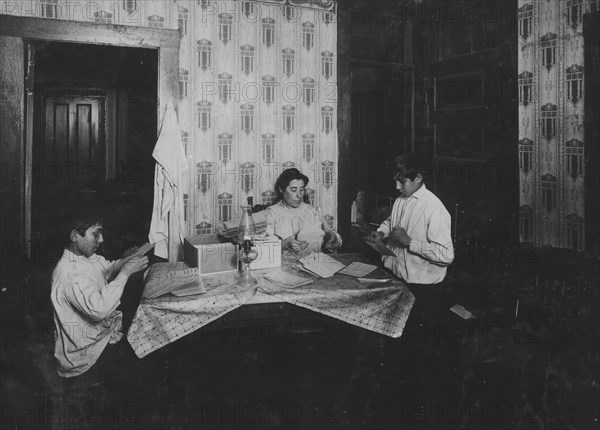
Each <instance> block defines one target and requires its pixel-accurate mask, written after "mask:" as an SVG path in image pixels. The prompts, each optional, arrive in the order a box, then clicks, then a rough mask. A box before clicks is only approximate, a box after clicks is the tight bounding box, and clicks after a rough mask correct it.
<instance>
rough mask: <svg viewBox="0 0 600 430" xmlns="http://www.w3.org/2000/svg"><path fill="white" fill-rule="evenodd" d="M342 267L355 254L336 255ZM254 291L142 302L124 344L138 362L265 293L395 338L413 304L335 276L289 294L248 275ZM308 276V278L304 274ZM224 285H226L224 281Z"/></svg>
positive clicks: (390, 290)
mask: <svg viewBox="0 0 600 430" xmlns="http://www.w3.org/2000/svg"><path fill="white" fill-rule="evenodd" d="M336 258H337V259H339V260H340V261H342V262H343V263H344V264H348V263H350V262H352V261H359V260H361V258H360V256H357V255H356V254H347V255H345V256H344V255H343V254H341V255H339V256H336ZM253 275H254V276H255V277H257V278H258V279H257V280H258V285H257V286H256V287H255V288H251V289H248V288H241V287H238V286H237V285H233V283H232V282H231V281H233V276H232V275H229V276H230V277H231V279H223V281H225V282H226V283H229V285H222V286H219V287H216V288H214V289H208V291H207V292H206V293H205V294H199V295H195V296H188V297H175V296H172V295H165V296H161V297H157V298H154V299H144V300H142V302H141V303H140V306H139V307H138V309H137V312H136V314H135V317H134V319H133V323H132V324H131V327H130V328H129V331H128V333H127V340H128V341H129V343H130V344H131V346H132V348H133V350H134V351H135V353H136V354H137V356H138V357H140V358H142V357H144V356H146V355H148V354H150V353H151V352H153V351H156V350H157V349H159V348H161V347H163V346H165V345H168V344H169V343H171V342H174V341H175V340H177V339H179V338H181V337H183V336H185V335H186V334H189V333H191V332H193V331H195V330H198V329H199V328H200V327H202V326H204V325H206V324H208V323H210V322H212V321H214V320H216V319H218V318H220V317H221V316H223V315H225V314H226V313H228V312H231V311H232V310H234V309H236V308H238V307H240V306H242V305H244V304H247V303H252V302H261V301H263V302H264V300H256V298H257V297H256V296H259V295H261V294H263V295H264V294H266V295H269V296H271V297H272V298H275V299H276V300H268V301H283V302H288V303H291V304H294V305H297V306H301V307H304V308H307V309H310V310H313V311H315V312H318V313H321V314H324V315H327V316H330V317H333V318H336V319H339V320H342V321H345V322H347V323H350V324H353V325H356V326H358V327H362V328H365V329H367V330H371V331H374V332H377V333H380V334H384V335H386V336H390V337H394V338H397V337H400V336H401V335H402V331H403V330H404V326H405V325H406V321H407V319H408V315H409V313H410V310H411V308H412V306H413V303H414V296H413V294H412V293H411V292H410V290H409V289H408V288H407V287H406V286H405V285H403V284H392V285H388V286H381V287H375V288H368V286H367V285H365V284H361V283H360V282H358V280H357V279H356V278H354V277H352V276H347V275H340V274H336V275H334V276H333V277H331V278H326V279H316V278H313V279H314V282H313V283H311V284H308V285H305V286H302V287H298V288H294V289H291V288H289V287H285V286H281V285H276V284H274V283H272V282H270V281H268V280H267V279H265V278H263V277H262V275H261V274H260V273H257V274H253ZM306 276H307V277H308V275H306ZM227 281H229V282H227Z"/></svg>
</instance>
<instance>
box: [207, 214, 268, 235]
mask: <svg viewBox="0 0 600 430" xmlns="http://www.w3.org/2000/svg"><path fill="white" fill-rule="evenodd" d="M252 219H253V220H254V228H255V229H256V234H257V235H259V234H263V233H264V232H265V231H266V230H267V220H266V218H265V216H264V215H263V214H261V213H260V212H257V213H255V214H252ZM239 228H240V219H236V220H231V221H224V222H223V223H222V224H221V228H220V229H219V235H221V236H223V237H225V238H227V239H231V238H234V237H237V235H238V230H239Z"/></svg>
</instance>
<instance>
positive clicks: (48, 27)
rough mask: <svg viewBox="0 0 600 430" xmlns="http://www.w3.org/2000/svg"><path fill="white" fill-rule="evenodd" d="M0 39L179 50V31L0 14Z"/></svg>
mask: <svg viewBox="0 0 600 430" xmlns="http://www.w3.org/2000/svg"><path fill="white" fill-rule="evenodd" d="M0 35H3V36H13V37H22V38H25V39H37V40H47V41H57V42H73V43H92V44H100V45H113V46H115V45H116V46H129V47H138V48H175V49H179V30H172V29H166V28H148V27H134V26H128V25H117V24H98V23H95V22H85V21H67V20H62V19H49V18H34V17H28V16H15V15H2V14H0Z"/></svg>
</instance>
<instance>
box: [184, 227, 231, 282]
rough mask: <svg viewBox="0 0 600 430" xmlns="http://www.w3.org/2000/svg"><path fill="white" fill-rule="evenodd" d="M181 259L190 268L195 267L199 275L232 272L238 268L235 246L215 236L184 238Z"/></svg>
mask: <svg viewBox="0 0 600 430" xmlns="http://www.w3.org/2000/svg"><path fill="white" fill-rule="evenodd" d="M183 255H184V257H183V259H184V261H185V262H186V264H187V265H188V266H190V267H197V268H198V272H199V273H200V275H207V274H213V273H225V272H234V271H236V270H237V268H238V264H237V263H238V258H237V246H236V245H234V244H233V243H231V242H227V241H225V240H223V239H221V238H220V237H219V236H218V235H216V234H201V235H197V236H191V237H186V238H185V242H184V244H183Z"/></svg>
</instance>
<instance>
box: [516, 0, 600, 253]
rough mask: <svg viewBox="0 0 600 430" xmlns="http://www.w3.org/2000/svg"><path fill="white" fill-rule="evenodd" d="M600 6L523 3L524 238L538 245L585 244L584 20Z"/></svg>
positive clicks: (579, 0) (591, 2)
mask: <svg viewBox="0 0 600 430" xmlns="http://www.w3.org/2000/svg"><path fill="white" fill-rule="evenodd" d="M599 5H600V1H599V0H533V1H532V0H519V10H518V20H519V42H518V46H519V50H518V51H519V54H518V55H519V76H518V83H519V121H520V124H519V145H518V146H519V171H520V177H519V181H520V186H519V188H520V221H519V234H520V239H521V241H527V242H532V243H533V244H534V245H535V246H553V247H564V248H571V249H574V250H583V249H584V247H585V244H584V219H583V218H584V183H585V181H584V178H585V171H584V168H585V166H584V156H585V154H584V145H583V141H584V122H583V114H584V105H583V103H584V101H583V89H584V85H585V65H584V64H583V58H584V51H583V44H584V40H583V24H582V22H583V14H584V13H585V12H587V11H590V10H597V9H598V7H599ZM593 73H598V72H597V71H596V72H593Z"/></svg>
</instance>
